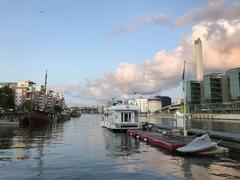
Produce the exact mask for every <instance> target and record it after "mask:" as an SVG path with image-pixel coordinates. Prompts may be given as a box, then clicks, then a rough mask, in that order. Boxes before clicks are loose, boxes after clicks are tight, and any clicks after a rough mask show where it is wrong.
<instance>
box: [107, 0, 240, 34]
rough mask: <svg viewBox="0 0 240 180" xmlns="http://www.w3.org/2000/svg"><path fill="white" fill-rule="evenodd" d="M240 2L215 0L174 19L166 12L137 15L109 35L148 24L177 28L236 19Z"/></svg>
mask: <svg viewBox="0 0 240 180" xmlns="http://www.w3.org/2000/svg"><path fill="white" fill-rule="evenodd" d="M239 12H240V2H239V1H236V2H233V3H232V4H227V3H226V2H225V1H223V0H215V1H212V2H210V3H209V4H207V5H206V6H203V7H196V8H194V9H191V10H189V11H187V12H186V13H185V14H183V15H182V16H180V17H179V18H176V19H172V18H171V17H170V16H169V15H167V14H165V13H160V14H157V15H151V16H150V15H148V16H141V17H136V18H134V19H133V20H131V21H130V23H129V24H128V25H125V26H122V25H121V26H119V27H117V28H116V29H115V30H114V31H112V32H110V33H109V37H116V36H119V35H121V34H123V33H126V32H136V31H137V30H138V29H139V28H140V27H142V26H144V25H148V24H154V25H161V26H167V27H170V28H176V27H179V26H184V25H187V24H190V23H199V22H202V21H216V20H219V19H225V20H234V19H237V18H239Z"/></svg>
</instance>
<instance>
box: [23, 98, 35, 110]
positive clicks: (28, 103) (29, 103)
mask: <svg viewBox="0 0 240 180" xmlns="http://www.w3.org/2000/svg"><path fill="white" fill-rule="evenodd" d="M22 107H23V109H24V111H32V110H34V109H35V104H34V102H33V101H31V100H26V101H25V102H24V103H23V105H22Z"/></svg>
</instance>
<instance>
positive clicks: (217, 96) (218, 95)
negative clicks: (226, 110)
mask: <svg viewBox="0 0 240 180" xmlns="http://www.w3.org/2000/svg"><path fill="white" fill-rule="evenodd" d="M219 75H220V73H212V74H209V75H205V76H204V79H203V86H204V103H206V104H208V103H220V102H222V88H221V79H220V78H219V77H218V76H219Z"/></svg>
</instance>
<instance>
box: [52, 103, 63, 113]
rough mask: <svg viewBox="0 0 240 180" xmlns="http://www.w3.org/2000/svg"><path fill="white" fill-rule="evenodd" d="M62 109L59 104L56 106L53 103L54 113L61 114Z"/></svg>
mask: <svg viewBox="0 0 240 180" xmlns="http://www.w3.org/2000/svg"><path fill="white" fill-rule="evenodd" d="M62 111H63V109H62V107H61V106H58V105H55V106H54V112H55V113H59V114H61V113H62Z"/></svg>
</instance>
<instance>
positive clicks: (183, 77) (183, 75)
mask: <svg viewBox="0 0 240 180" xmlns="http://www.w3.org/2000/svg"><path fill="white" fill-rule="evenodd" d="M182 80H185V61H184V65H183V74H182Z"/></svg>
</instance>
